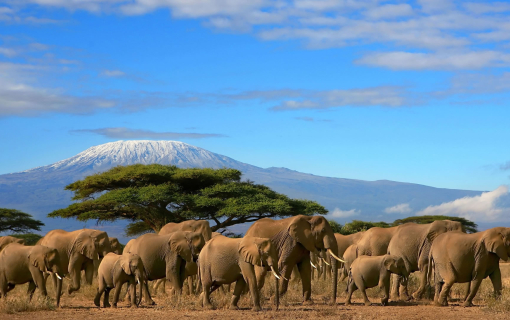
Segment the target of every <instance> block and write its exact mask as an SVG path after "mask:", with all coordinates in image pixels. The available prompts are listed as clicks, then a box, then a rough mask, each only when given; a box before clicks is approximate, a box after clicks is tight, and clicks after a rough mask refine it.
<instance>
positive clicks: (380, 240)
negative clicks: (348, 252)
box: [357, 226, 398, 257]
mask: <svg viewBox="0 0 510 320" xmlns="http://www.w3.org/2000/svg"><path fill="white" fill-rule="evenodd" d="M397 229H398V226H397V227H391V228H379V227H373V228H370V229H368V230H367V231H365V233H363V235H362V236H361V238H360V239H359V240H358V243H357V248H358V257H359V256H383V255H385V254H386V253H387V252H388V246H389V244H390V241H391V238H392V237H393V235H394V234H395V232H397Z"/></svg>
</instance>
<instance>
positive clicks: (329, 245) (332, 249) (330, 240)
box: [324, 235, 344, 305]
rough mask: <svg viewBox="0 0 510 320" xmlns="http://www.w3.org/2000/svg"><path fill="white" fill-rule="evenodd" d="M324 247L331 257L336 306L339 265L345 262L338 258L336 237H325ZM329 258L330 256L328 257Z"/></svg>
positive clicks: (333, 295)
mask: <svg viewBox="0 0 510 320" xmlns="http://www.w3.org/2000/svg"><path fill="white" fill-rule="evenodd" d="M324 247H325V248H326V250H327V252H328V253H329V257H331V260H330V261H331V271H332V272H333V274H332V278H333V279H332V281H333V292H332V297H331V303H332V304H333V305H334V304H336V293H337V287H338V263H339V262H344V261H342V260H341V259H340V258H338V257H337V255H336V253H338V245H337V243H336V238H335V236H334V235H332V236H331V237H330V236H326V237H324ZM327 257H328V256H327Z"/></svg>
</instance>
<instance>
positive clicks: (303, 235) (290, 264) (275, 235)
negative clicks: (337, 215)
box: [246, 215, 339, 304]
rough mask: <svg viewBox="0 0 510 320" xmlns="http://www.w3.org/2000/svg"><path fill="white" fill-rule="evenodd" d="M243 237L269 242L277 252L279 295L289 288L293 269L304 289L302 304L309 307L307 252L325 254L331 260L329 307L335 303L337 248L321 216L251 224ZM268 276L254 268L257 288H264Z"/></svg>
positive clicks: (261, 221) (329, 228)
mask: <svg viewBox="0 0 510 320" xmlns="http://www.w3.org/2000/svg"><path fill="white" fill-rule="evenodd" d="M246 236H252V237H259V238H270V239H271V242H272V243H273V245H274V246H275V248H276V249H277V251H278V270H279V272H281V274H282V279H281V280H280V281H281V286H280V295H283V294H284V293H285V292H286V291H287V288H288V283H289V280H288V279H290V276H291V273H292V270H293V268H294V266H295V265H297V267H298V270H299V272H300V276H301V280H302V281H301V284H302V288H303V303H304V304H312V303H313V301H312V300H311V292H312V291H311V268H312V267H311V265H310V252H314V253H316V254H318V251H319V250H326V251H327V252H328V253H329V254H330V255H331V257H333V258H334V259H331V264H332V269H333V271H334V272H333V277H332V278H333V279H332V289H333V290H332V303H335V302H336V291H337V278H338V269H337V259H339V258H338V257H337V256H336V252H337V251H338V249H337V244H336V240H335V236H334V233H333V230H332V229H331V226H330V225H329V223H328V221H327V220H326V219H325V218H324V217H322V216H304V215H297V216H294V217H290V218H286V219H281V220H273V219H270V218H263V219H260V220H258V221H256V222H254V223H253V224H252V225H251V227H250V228H249V229H248V231H247V232H246ZM266 273H267V268H266V267H260V266H257V267H256V274H257V282H258V287H259V289H261V288H262V287H263V285H264V278H265V275H266Z"/></svg>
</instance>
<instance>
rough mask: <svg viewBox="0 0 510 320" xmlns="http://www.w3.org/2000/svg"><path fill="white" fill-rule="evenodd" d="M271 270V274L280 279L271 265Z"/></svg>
mask: <svg viewBox="0 0 510 320" xmlns="http://www.w3.org/2000/svg"><path fill="white" fill-rule="evenodd" d="M271 271H273V275H274V276H275V278H276V279H278V280H280V277H279V276H278V274H277V273H276V271H274V268H273V266H271Z"/></svg>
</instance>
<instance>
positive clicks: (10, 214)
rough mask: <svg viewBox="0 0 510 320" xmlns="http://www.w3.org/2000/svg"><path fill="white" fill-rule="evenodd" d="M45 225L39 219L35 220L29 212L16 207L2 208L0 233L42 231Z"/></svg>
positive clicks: (0, 210)
mask: <svg viewBox="0 0 510 320" xmlns="http://www.w3.org/2000/svg"><path fill="white" fill-rule="evenodd" d="M42 226H44V223H42V222H41V221H39V220H35V219H33V218H32V216H31V215H29V214H28V213H24V212H21V211H19V210H16V209H6V208H0V233H1V232H5V231H11V232H16V233H27V232H29V231H31V230H36V231H41V227H42Z"/></svg>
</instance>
